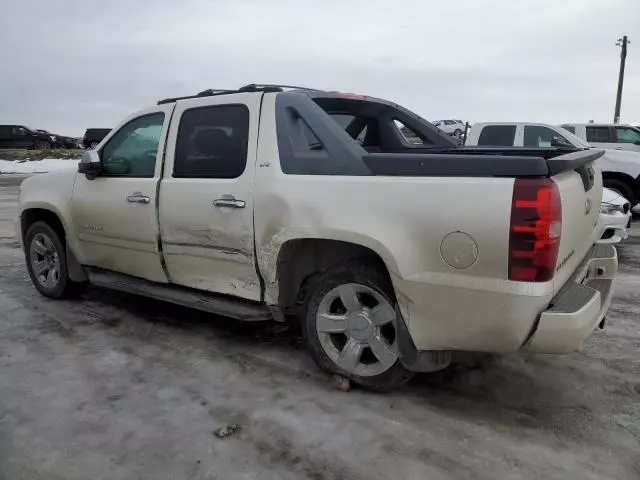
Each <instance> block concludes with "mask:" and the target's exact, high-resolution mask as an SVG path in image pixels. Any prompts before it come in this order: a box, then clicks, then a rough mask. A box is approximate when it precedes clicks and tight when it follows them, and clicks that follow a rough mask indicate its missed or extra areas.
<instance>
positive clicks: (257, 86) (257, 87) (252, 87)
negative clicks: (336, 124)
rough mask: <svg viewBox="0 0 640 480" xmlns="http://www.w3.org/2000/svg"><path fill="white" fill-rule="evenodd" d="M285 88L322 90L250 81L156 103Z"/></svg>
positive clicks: (311, 90)
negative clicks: (232, 86) (237, 85)
mask: <svg viewBox="0 0 640 480" xmlns="http://www.w3.org/2000/svg"><path fill="white" fill-rule="evenodd" d="M285 88H291V89H295V90H305V91H308V92H322V90H318V89H316V88H307V87H296V86H294V85H268V84H261V83H250V84H249V85H245V86H243V87H240V88H239V89H237V90H227V89H220V88H209V89H207V90H203V91H201V92H199V93H197V94H196V95H186V96H184V97H171V98H165V99H163V100H159V101H158V105H164V104H166V103H173V102H176V101H178V100H188V99H190V98H201V97H213V96H215V95H229V94H232V93H249V92H267V93H273V92H282V91H283V89H285Z"/></svg>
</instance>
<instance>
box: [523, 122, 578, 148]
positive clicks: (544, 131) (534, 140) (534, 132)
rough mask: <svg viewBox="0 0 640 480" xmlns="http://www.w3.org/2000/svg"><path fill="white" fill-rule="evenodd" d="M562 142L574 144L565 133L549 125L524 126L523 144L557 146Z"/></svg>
mask: <svg viewBox="0 0 640 480" xmlns="http://www.w3.org/2000/svg"><path fill="white" fill-rule="evenodd" d="M554 139H555V141H554ZM562 144H564V145H566V146H572V145H571V142H569V140H567V139H566V138H565V137H564V136H563V135H560V134H559V133H558V132H556V131H555V130H552V129H550V128H549V127H543V126H541V125H525V127H524V142H523V145H524V146H525V147H555V146H559V145H562Z"/></svg>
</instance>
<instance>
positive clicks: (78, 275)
mask: <svg viewBox="0 0 640 480" xmlns="http://www.w3.org/2000/svg"><path fill="white" fill-rule="evenodd" d="M66 250H67V252H66V253H67V274H68V275H69V279H71V280H72V281H74V282H86V281H87V280H89V278H88V277H87V273H86V272H85V271H84V267H83V266H82V265H80V262H78V259H77V258H76V256H75V254H74V253H73V251H72V250H71V248H70V247H69V243H66Z"/></svg>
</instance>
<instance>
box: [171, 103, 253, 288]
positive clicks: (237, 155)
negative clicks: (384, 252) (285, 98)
mask: <svg viewBox="0 0 640 480" xmlns="http://www.w3.org/2000/svg"><path fill="white" fill-rule="evenodd" d="M261 97H262V94H261V93H255V94H246V93H243V94H240V95H234V94H231V95H220V96H212V97H204V98H197V99H193V100H183V101H180V102H178V104H177V105H176V108H175V111H174V114H173V117H172V120H171V127H170V131H169V137H168V142H167V149H166V152H167V153H166V159H165V168H164V173H163V178H162V182H161V185H160V195H159V220H160V235H161V244H162V254H163V257H164V262H165V268H166V271H167V276H168V278H169V281H170V282H172V283H175V284H178V285H183V286H186V287H192V288H197V289H201V290H209V291H211V292H216V293H222V294H227V295H233V296H237V297H241V298H245V299H249V300H256V301H258V300H260V297H261V287H260V280H259V278H258V273H257V270H256V264H255V254H254V231H253V206H254V205H253V179H254V169H255V161H256V146H257V138H258V123H259V115H260V102H261Z"/></svg>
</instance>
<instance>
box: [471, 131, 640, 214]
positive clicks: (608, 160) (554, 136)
mask: <svg viewBox="0 0 640 480" xmlns="http://www.w3.org/2000/svg"><path fill="white" fill-rule="evenodd" d="M465 145H468V146H478V145H480V146H490V145H494V146H502V147H505V146H514V147H527V148H538V147H544V148H548V147H555V148H569V149H587V148H592V147H591V145H589V144H588V143H587V142H585V141H584V140H582V139H580V138H578V137H577V136H576V135H573V134H572V133H571V132H569V131H568V130H566V129H565V127H557V126H554V125H546V124H543V123H521V122H500V123H476V124H474V125H473V127H471V130H470V131H469V133H468V135H467V140H466V143H465ZM596 165H597V166H598V167H600V169H601V170H602V177H603V181H604V185H605V187H607V188H610V189H612V190H615V191H617V192H618V193H620V194H621V195H622V196H623V197H625V198H626V199H628V200H629V202H631V205H632V206H635V205H636V204H637V203H638V201H639V200H640V154H638V153H635V152H628V151H620V150H605V153H604V155H603V156H602V157H600V158H599V159H598V161H597V162H596Z"/></svg>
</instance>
